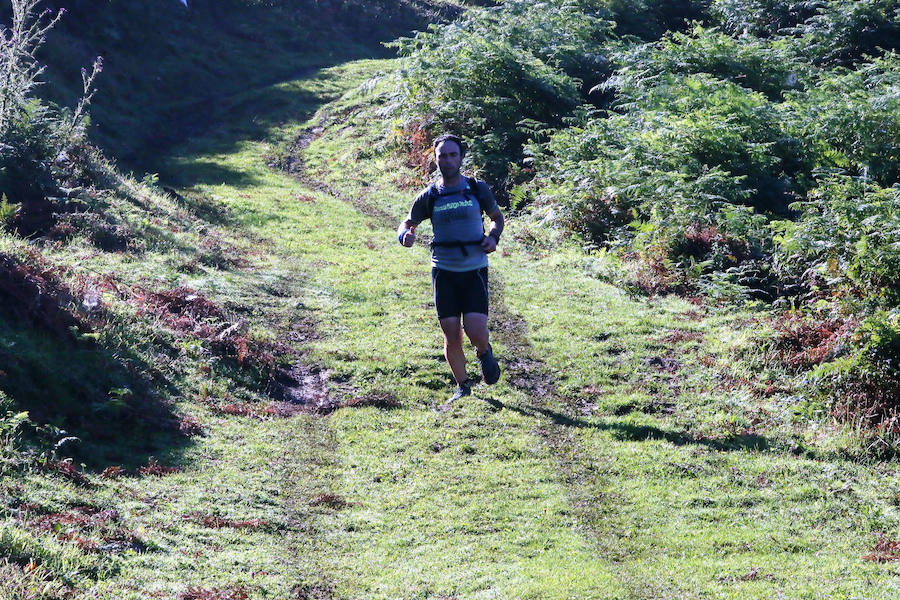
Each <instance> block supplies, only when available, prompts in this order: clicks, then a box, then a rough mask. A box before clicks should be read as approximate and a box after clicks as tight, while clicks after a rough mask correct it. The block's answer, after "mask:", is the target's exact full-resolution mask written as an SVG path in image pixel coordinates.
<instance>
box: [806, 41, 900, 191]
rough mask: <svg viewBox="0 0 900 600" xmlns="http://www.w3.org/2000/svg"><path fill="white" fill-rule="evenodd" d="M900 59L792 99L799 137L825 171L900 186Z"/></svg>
mask: <svg viewBox="0 0 900 600" xmlns="http://www.w3.org/2000/svg"><path fill="white" fill-rule="evenodd" d="M898 89H900V55H898V54H896V53H889V54H887V55H885V56H884V57H882V58H878V59H874V60H872V61H871V62H867V63H864V64H862V65H859V68H858V69H856V70H848V69H837V70H835V71H832V72H829V73H826V74H824V75H823V76H822V77H821V79H820V80H819V82H818V83H817V84H816V85H814V86H812V87H810V89H808V90H807V91H805V92H796V93H792V94H790V101H791V103H792V104H793V106H794V108H793V110H792V113H793V115H794V116H795V119H796V121H795V122H794V123H792V124H791V129H792V130H794V131H795V132H796V133H795V135H797V136H799V137H803V138H805V139H808V140H810V141H811V142H813V144H815V146H816V154H817V161H818V162H819V163H820V165H821V166H823V167H839V168H842V169H847V170H849V171H850V172H851V173H854V174H858V175H862V176H866V177H870V178H872V179H873V180H875V181H877V182H879V183H880V184H882V185H892V184H894V183H897V182H900V94H898V92H897V90H898Z"/></svg>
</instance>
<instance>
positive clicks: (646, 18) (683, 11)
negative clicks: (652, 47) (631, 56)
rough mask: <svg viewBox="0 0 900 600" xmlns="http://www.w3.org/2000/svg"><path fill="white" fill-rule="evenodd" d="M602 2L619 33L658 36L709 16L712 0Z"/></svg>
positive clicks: (646, 36) (610, 0)
mask: <svg viewBox="0 0 900 600" xmlns="http://www.w3.org/2000/svg"><path fill="white" fill-rule="evenodd" d="M599 4H601V5H602V6H603V7H604V8H606V9H607V10H608V11H609V18H610V19H612V20H613V21H615V22H616V33H617V34H619V35H623V36H626V35H627V36H636V37H638V38H640V39H642V40H655V39H659V38H660V37H661V36H662V35H663V34H665V33H666V32H667V31H679V30H684V29H688V28H690V26H691V23H692V22H694V21H705V20H707V19H708V17H709V14H708V9H709V5H710V0H601V2H599Z"/></svg>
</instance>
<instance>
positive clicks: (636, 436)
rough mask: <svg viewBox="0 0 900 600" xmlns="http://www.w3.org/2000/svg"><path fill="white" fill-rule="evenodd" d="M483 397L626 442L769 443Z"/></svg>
mask: <svg viewBox="0 0 900 600" xmlns="http://www.w3.org/2000/svg"><path fill="white" fill-rule="evenodd" d="M483 400H484V401H485V402H487V403H488V404H490V405H491V406H493V407H494V408H495V409H497V410H502V409H504V408H505V409H507V410H511V411H513V412H517V413H519V414H521V415H524V416H527V417H531V418H545V419H549V420H550V422H552V423H553V424H554V425H560V426H563V427H573V428H578V429H596V430H599V431H608V432H611V433H612V434H613V436H614V437H615V438H616V439H618V440H622V441H628V442H645V441H652V440H662V441H666V442H669V443H670V444H673V445H675V446H687V445H697V446H705V447H707V448H709V449H710V450H716V451H722V452H725V451H747V452H751V451H752V452H764V451H767V450H769V449H771V448H772V444H771V442H770V441H769V439H768V438H766V437H763V436H758V435H741V436H735V437H732V438H728V439H724V440H713V439H707V438H701V437H696V436H691V435H688V434H685V433H678V432H674V431H666V430H665V429H660V428H659V427H655V426H653V425H636V424H633V423H623V422H616V421H613V420H605V421H602V422H597V421H587V420H585V419H580V418H577V417H572V416H569V415H566V414H563V413H560V412H556V411H553V410H550V409H548V408H543V407H540V406H534V405H529V406H516V405H510V404H504V403H503V402H501V401H500V400H497V399H495V398H483Z"/></svg>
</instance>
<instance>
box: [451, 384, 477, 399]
mask: <svg viewBox="0 0 900 600" xmlns="http://www.w3.org/2000/svg"><path fill="white" fill-rule="evenodd" d="M471 393H472V388H470V387H469V384H467V383H461V384H459V385H458V386H456V391H455V392H453V395H452V396H450V400H449V401H450V402H453V401H454V400H459V399H460V398H462V397H463V396H468V395H469V394H471Z"/></svg>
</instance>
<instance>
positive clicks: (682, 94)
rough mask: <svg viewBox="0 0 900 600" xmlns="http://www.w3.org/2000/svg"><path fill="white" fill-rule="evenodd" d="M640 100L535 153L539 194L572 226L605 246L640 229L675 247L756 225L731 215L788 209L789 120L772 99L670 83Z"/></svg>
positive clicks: (591, 119)
mask: <svg viewBox="0 0 900 600" xmlns="http://www.w3.org/2000/svg"><path fill="white" fill-rule="evenodd" d="M640 93H641V95H640V97H635V98H634V99H633V101H632V102H630V103H628V104H627V105H626V108H627V112H625V113H624V114H613V115H609V116H608V117H607V118H603V115H602V114H600V115H598V114H588V115H586V117H585V118H584V119H583V120H582V121H581V122H580V123H578V124H577V125H576V126H574V127H571V128H569V129H566V130H562V131H560V132H558V133H556V134H555V135H554V136H553V137H552V138H551V139H550V141H549V142H548V143H546V144H542V145H541V144H533V145H532V146H530V151H531V152H532V153H533V154H534V166H535V169H536V171H537V173H538V175H537V179H536V181H535V188H536V189H535V193H536V194H538V195H540V196H541V201H542V202H543V203H546V202H552V203H554V204H558V205H559V206H560V207H561V208H562V216H563V218H564V221H565V225H566V226H568V227H573V228H575V229H578V230H580V231H582V232H583V233H588V234H590V235H591V237H592V238H593V239H594V241H596V242H600V243H604V242H609V241H610V239H612V238H620V237H622V235H623V231H622V229H621V225H623V224H625V223H627V222H630V221H632V220H638V221H641V222H643V223H644V225H642V226H641V228H640V230H641V231H643V232H647V231H652V236H651V237H654V238H657V240H656V241H657V242H659V241H662V242H663V243H664V244H666V245H668V244H670V243H678V242H679V241H680V238H681V237H683V235H684V233H685V232H686V231H688V230H689V229H690V228H698V227H699V228H700V229H703V228H706V227H709V226H716V227H719V228H721V229H722V230H723V232H725V233H727V232H728V230H729V229H730V228H731V227H732V226H735V227H737V225H736V223H737V221H743V220H745V218H746V217H749V216H750V213H745V211H734V210H730V212H728V215H729V216H728V218H725V213H722V212H721V210H722V209H723V208H724V207H727V206H729V205H738V206H744V205H747V206H751V207H754V208H756V209H758V210H761V211H771V210H775V211H777V210H781V209H782V208H783V207H784V204H785V198H786V193H787V191H788V190H789V187H790V183H789V182H788V181H787V179H786V177H787V176H786V173H785V170H786V168H787V166H788V162H787V161H786V160H785V159H783V158H782V157H781V156H780V154H781V153H782V151H783V145H784V142H783V139H782V138H783V134H782V132H781V129H780V125H779V123H780V120H781V118H782V117H781V115H780V114H779V113H778V112H777V111H776V110H775V109H774V108H773V107H772V106H771V105H770V104H769V103H768V102H767V101H766V99H765V98H764V97H763V96H761V95H760V94H758V93H755V92H751V91H749V90H746V89H744V88H741V87H739V86H737V85H734V84H732V83H728V82H723V81H721V80H718V79H715V78H713V77H710V76H708V75H690V76H682V77H679V76H672V75H667V76H664V77H662V78H661V79H660V80H659V81H658V82H657V85H655V86H654V87H652V88H649V89H646V90H642V91H641V92H640ZM739 215H743V216H739ZM741 227H743V226H741ZM752 229H753V228H752V227H750V228H747V227H743V231H745V232H748V233H749V232H751V231H752Z"/></svg>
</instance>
